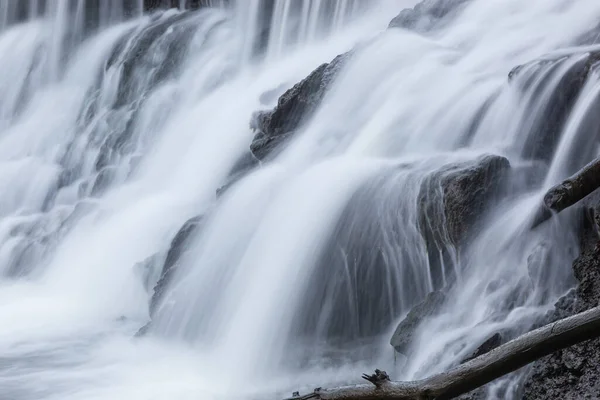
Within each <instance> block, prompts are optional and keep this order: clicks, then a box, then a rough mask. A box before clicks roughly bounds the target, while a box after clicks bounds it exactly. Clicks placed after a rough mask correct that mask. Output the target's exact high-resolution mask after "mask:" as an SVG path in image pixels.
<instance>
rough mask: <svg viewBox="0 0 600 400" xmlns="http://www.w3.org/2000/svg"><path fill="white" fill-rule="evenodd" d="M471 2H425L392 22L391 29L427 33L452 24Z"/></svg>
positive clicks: (404, 11)
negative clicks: (449, 23)
mask: <svg viewBox="0 0 600 400" xmlns="http://www.w3.org/2000/svg"><path fill="white" fill-rule="evenodd" d="M470 2H471V0H423V1H421V2H420V3H418V4H417V5H416V6H414V7H413V8H407V9H404V10H402V11H401V12H400V14H398V15H397V16H396V17H395V18H394V19H393V20H392V21H391V22H390V25H389V27H390V28H404V29H410V30H413V31H416V32H419V33H425V32H428V31H431V30H434V29H437V28H440V27H443V26H444V25H445V24H447V23H448V22H450V21H451V20H452V19H453V18H455V17H456V16H457V15H458V14H460V12H461V11H462V10H463V9H464V8H465V7H466V6H467V4H469V3H470Z"/></svg>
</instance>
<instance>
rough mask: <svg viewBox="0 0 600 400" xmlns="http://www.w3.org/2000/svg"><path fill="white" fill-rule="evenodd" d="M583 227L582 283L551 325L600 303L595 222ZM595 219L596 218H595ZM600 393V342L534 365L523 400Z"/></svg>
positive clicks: (577, 264)
mask: <svg viewBox="0 0 600 400" xmlns="http://www.w3.org/2000/svg"><path fill="white" fill-rule="evenodd" d="M587 217H588V218H587V219H586V221H585V223H584V225H583V229H582V237H581V254H580V256H579V257H578V258H577V259H576V260H575V261H574V263H573V270H574V273H575V277H576V279H577V281H578V282H579V285H578V287H577V289H576V290H572V291H571V292H569V293H568V294H567V295H566V296H564V297H563V298H561V299H560V300H559V301H558V302H557V303H556V305H555V310H554V311H553V312H552V313H550V314H549V315H548V320H547V322H551V321H555V320H558V319H561V318H564V317H567V316H570V315H573V314H576V313H578V312H582V311H585V310H587V309H589V308H592V307H595V306H597V305H598V304H599V301H600V249H599V248H598V234H597V232H596V229H595V227H594V225H595V223H594V221H593V219H589V217H590V215H589V213H588V214H587ZM591 217H592V218H593V217H594V215H592V216H591ZM599 394H600V339H595V340H590V341H587V342H584V343H581V344H578V345H575V346H571V347H569V348H567V349H564V350H561V351H558V352H556V353H554V354H552V355H550V356H547V357H544V358H543V359H540V360H538V361H537V362H535V363H534V364H533V367H532V371H531V373H530V375H529V376H528V377H527V379H526V380H525V382H524V384H523V397H522V398H523V399H527V400H538V399H539V400H542V399H555V398H557V399H558V398H560V399H597V398H599V396H600V395H599Z"/></svg>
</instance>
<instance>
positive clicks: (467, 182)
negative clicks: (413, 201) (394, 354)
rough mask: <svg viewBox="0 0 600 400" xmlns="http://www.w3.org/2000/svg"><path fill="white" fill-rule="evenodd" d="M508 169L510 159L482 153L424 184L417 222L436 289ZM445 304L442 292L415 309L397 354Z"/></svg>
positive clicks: (401, 329)
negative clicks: (454, 254) (425, 246)
mask: <svg viewBox="0 0 600 400" xmlns="http://www.w3.org/2000/svg"><path fill="white" fill-rule="evenodd" d="M509 169H510V163H509V162H508V160H507V159H506V158H504V157H501V156H496V155H484V156H481V157H479V158H477V159H475V160H473V161H470V162H465V163H456V164H450V165H446V166H444V167H443V168H441V169H440V170H438V171H436V172H434V173H433V174H431V175H430V176H429V177H427V179H425V180H424V182H423V184H422V187H421V191H420V193H419V209H420V211H419V215H420V217H419V219H420V229H421V234H422V235H423V237H424V239H425V242H426V245H427V249H428V251H427V253H428V257H429V263H430V268H431V277H432V279H433V283H434V288H437V289H439V288H441V286H442V284H443V282H444V280H445V279H444V278H446V279H447V278H448V277H447V276H444V271H443V270H442V268H443V265H449V264H448V263H449V262H451V260H449V259H446V258H449V257H451V255H450V254H449V248H450V247H455V248H459V249H460V247H461V246H462V245H464V244H465V243H466V242H467V241H468V239H469V238H470V237H471V235H472V234H473V233H474V232H476V230H477V229H478V227H479V224H480V223H481V218H482V216H483V214H484V213H485V212H486V211H487V210H488V208H489V206H490V203H491V201H492V200H493V198H494V196H495V195H496V194H497V193H498V191H499V189H500V187H501V186H502V184H503V181H504V178H505V177H506V176H507V172H508V171H509ZM440 254H441V256H440ZM440 258H441V259H440ZM444 300H445V295H444V294H443V292H439V291H436V292H433V293H431V294H429V295H428V296H427V297H426V298H425V300H424V301H423V302H422V303H420V304H419V305H417V306H415V307H413V309H412V310H411V311H410V312H409V314H408V315H407V317H406V318H405V319H404V320H403V321H402V322H401V323H400V325H398V328H397V329H396V332H395V333H394V335H393V336H392V339H391V344H392V346H394V348H395V349H396V351H398V352H399V353H403V354H405V352H406V351H407V349H408V347H409V345H410V342H411V341H412V339H413V333H414V331H415V330H416V329H417V327H418V325H419V324H420V323H421V322H422V321H423V320H424V319H426V318H428V317H431V316H432V315H435V314H436V313H437V312H438V311H439V308H440V307H441V305H442V303H443V301H444Z"/></svg>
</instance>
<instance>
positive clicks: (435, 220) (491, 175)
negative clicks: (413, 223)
mask: <svg viewBox="0 0 600 400" xmlns="http://www.w3.org/2000/svg"><path fill="white" fill-rule="evenodd" d="M509 170H510V163H509V161H508V159H506V158H505V157H501V156H496V155H484V156H481V157H479V158H478V159H476V160H474V161H470V162H466V163H458V164H451V165H447V166H445V167H444V168H442V169H440V170H439V171H437V172H435V173H433V174H432V175H431V176H429V177H428V178H427V179H426V180H425V181H424V182H423V185H422V187H421V191H420V193H419V200H418V201H419V207H420V217H419V219H420V226H421V231H422V234H423V237H424V238H425V242H426V243H427V248H428V255H429V261H430V265H431V268H432V275H433V277H434V280H435V279H437V277H436V275H437V274H436V273H435V271H436V269H440V268H441V265H448V263H449V262H450V263H451V262H452V260H451V259H449V257H450V255H449V254H448V246H454V247H456V248H460V247H461V246H462V245H463V244H464V243H465V242H467V241H468V240H469V239H470V238H471V237H472V235H473V234H474V232H476V231H477V230H478V229H479V228H480V225H481V223H482V216H483V215H484V213H485V212H486V211H487V210H488V208H489V207H490V204H491V202H492V200H493V199H494V197H495V196H496V195H497V194H498V193H499V191H500V189H501V187H502V185H503V184H504V183H505V178H506V177H507V176H508V172H509ZM440 254H441V255H440Z"/></svg>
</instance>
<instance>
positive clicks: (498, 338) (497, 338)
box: [460, 332, 504, 364]
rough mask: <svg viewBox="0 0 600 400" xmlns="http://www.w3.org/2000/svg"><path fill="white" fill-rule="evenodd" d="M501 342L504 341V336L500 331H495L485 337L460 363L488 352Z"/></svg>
mask: <svg viewBox="0 0 600 400" xmlns="http://www.w3.org/2000/svg"><path fill="white" fill-rule="evenodd" d="M503 342H504V338H503V337H502V335H501V334H500V332H496V333H495V334H493V335H492V336H490V337H489V338H487V339H486V340H485V341H484V342H483V343H482V344H481V346H479V347H478V348H477V350H475V351H474V352H473V354H471V355H470V356H469V357H467V358H465V359H464V360H462V361H461V362H460V363H461V364H463V363H466V362H467V361H470V360H472V359H474V358H477V357H479V356H481V355H484V354H485V353H489V352H490V351H492V350H494V349H495V348H496V347H498V346H500V345H501V344H502V343H503Z"/></svg>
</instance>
